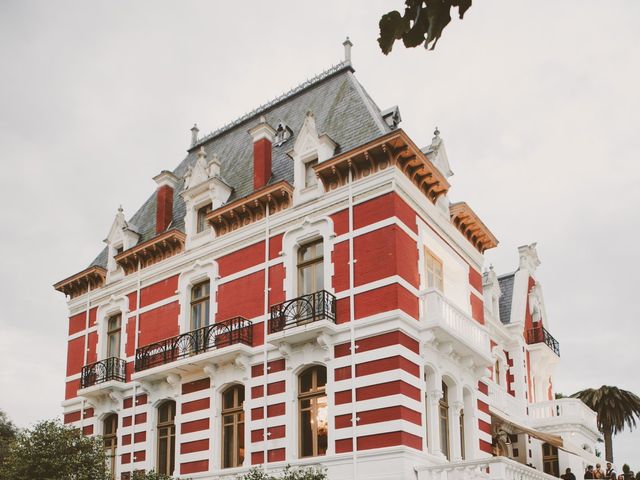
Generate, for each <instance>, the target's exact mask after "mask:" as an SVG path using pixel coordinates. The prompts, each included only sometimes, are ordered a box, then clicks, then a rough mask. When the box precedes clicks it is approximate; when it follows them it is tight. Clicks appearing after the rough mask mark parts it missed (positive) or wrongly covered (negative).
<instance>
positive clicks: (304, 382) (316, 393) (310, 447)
mask: <svg viewBox="0 0 640 480" xmlns="http://www.w3.org/2000/svg"><path fill="white" fill-rule="evenodd" d="M326 385H327V369H326V368H325V367H322V366H315V367H310V368H307V369H306V370H305V371H303V372H302V373H301V374H300V376H299V382H298V411H299V415H298V418H299V422H300V437H299V438H300V440H299V443H300V457H316V456H318V455H324V454H325V453H327V444H328V442H327V438H328V436H327V435H328V431H329V422H328V420H329V419H328V416H327V394H326Z"/></svg>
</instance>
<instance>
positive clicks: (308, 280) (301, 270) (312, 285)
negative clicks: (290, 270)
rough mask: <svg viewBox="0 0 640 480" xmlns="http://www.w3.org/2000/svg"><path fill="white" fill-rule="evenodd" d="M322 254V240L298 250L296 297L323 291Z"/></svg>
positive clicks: (307, 244)
mask: <svg viewBox="0 0 640 480" xmlns="http://www.w3.org/2000/svg"><path fill="white" fill-rule="evenodd" d="M323 255H324V252H323V246H322V239H319V240H315V241H313V242H310V243H306V244H304V245H301V246H300V248H298V295H308V294H311V293H315V292H319V291H320V290H323V289H324V268H323V267H324V257H323Z"/></svg>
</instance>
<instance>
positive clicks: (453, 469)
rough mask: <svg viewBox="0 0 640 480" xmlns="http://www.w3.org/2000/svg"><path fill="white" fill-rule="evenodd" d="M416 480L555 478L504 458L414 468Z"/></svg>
mask: <svg viewBox="0 0 640 480" xmlns="http://www.w3.org/2000/svg"><path fill="white" fill-rule="evenodd" d="M416 474H417V480H551V479H555V478H556V477H552V476H550V475H547V474H546V473H544V472H541V471H540V470H536V469H534V468H531V467H527V466H526V465H523V464H521V463H518V462H516V461H514V460H511V459H509V458H506V457H493V458H488V459H483V460H469V461H463V462H455V463H447V464H445V465H437V466H430V467H418V468H416Z"/></svg>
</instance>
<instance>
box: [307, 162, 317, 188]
mask: <svg viewBox="0 0 640 480" xmlns="http://www.w3.org/2000/svg"><path fill="white" fill-rule="evenodd" d="M317 164H318V159H317V158H314V159H313V160H310V161H308V162H306V163H305V164H304V188H309V187H314V186H316V185H317V184H318V178H317V177H316V172H315V170H314V169H313V167H314V166H316V165H317Z"/></svg>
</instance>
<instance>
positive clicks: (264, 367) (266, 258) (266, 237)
mask: <svg viewBox="0 0 640 480" xmlns="http://www.w3.org/2000/svg"><path fill="white" fill-rule="evenodd" d="M269 210H270V205H269V201H268V200H267V206H266V208H265V214H266V215H265V224H264V321H263V328H262V334H263V338H262V375H263V377H262V378H263V383H262V399H263V403H262V421H263V422H264V424H263V427H262V442H263V443H262V444H263V453H262V455H263V457H262V459H263V461H264V463H263V464H262V467H263V470H264V471H265V472H266V471H267V463H268V459H267V454H268V451H267V434H268V431H267V430H268V429H267V374H268V368H269V365H268V363H269V362H268V361H267V354H268V352H267V332H268V326H269V325H268V322H269Z"/></svg>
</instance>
